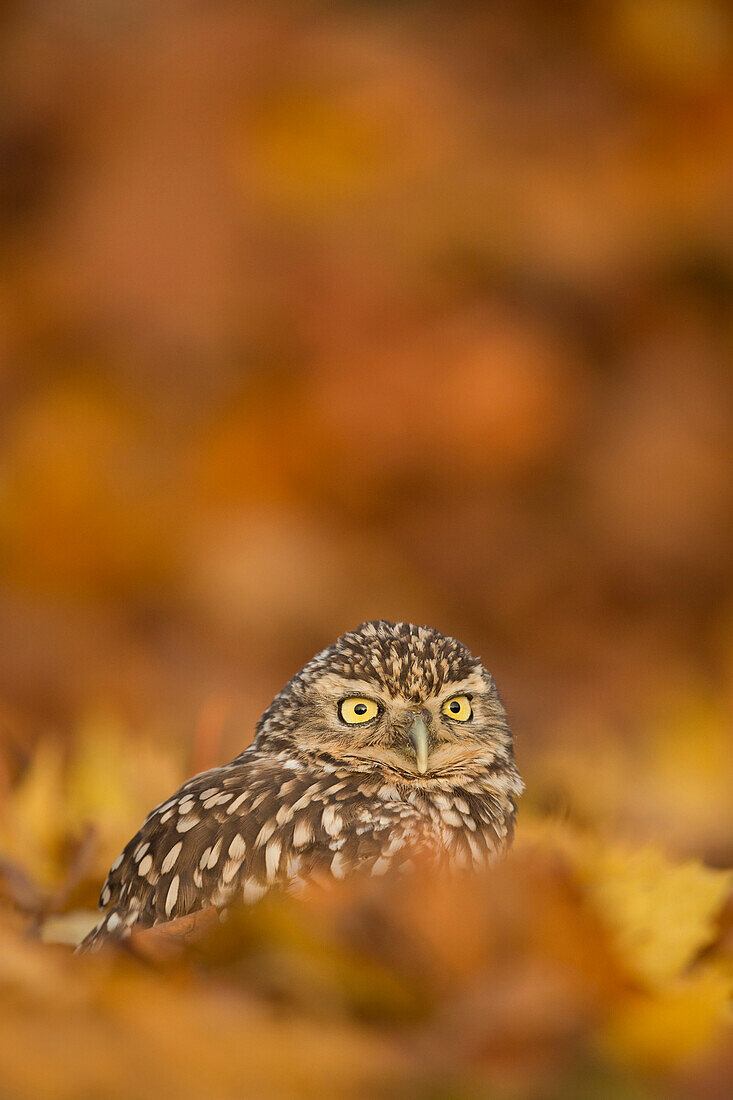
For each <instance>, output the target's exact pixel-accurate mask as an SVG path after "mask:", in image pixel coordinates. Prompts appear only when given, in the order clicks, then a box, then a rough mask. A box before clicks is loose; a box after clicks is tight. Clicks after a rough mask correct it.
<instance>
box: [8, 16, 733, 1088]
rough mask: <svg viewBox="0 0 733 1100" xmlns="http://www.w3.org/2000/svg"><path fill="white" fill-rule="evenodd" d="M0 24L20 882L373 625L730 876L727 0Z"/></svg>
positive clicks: (614, 810) (565, 806)
mask: <svg viewBox="0 0 733 1100" xmlns="http://www.w3.org/2000/svg"><path fill="white" fill-rule="evenodd" d="M0 27H1V28H2V45H1V46H0V49H1V50H2V66H1V69H2V76H1V77H0V81H1V82H2V83H1V87H2V95H1V96H0V162H1V163H2V169H3V170H2V183H1V184H0V232H1V233H2V245H1V247H0V318H1V322H0V569H1V571H2V576H1V583H0V806H2V805H4V807H5V809H4V811H3V810H0V844H1V845H2V847H3V850H4V852H5V854H6V856H7V859H8V860H9V861H11V863H12V866H13V868H14V869H15V870H14V874H16V873H17V874H16V877H17V876H20V877H21V878H23V882H24V886H23V889H25V890H26V891H29V890H30V891H31V892H32V890H33V889H42V890H46V891H48V890H54V889H57V888H58V887H59V884H60V883H63V882H65V881H67V879H68V875H69V866H70V864H72V865H73V863H74V860H75V859H76V858H77V856H78V850H79V847H80V845H81V846H82V847H83V845H84V843H85V842H84V837H85V836H87V837H88V835H89V833H88V830H87V831H86V832H85V829H86V827H87V826H89V827H92V826H93V829H94V839H93V841H90V844H91V846H92V850H93V852H94V854H93V855H92V856H90V857H89V858H90V859H91V861H92V862H91V865H90V867H87V872H86V875H87V879H88V881H86V880H85V881H86V885H83V886H80V887H79V890H81V895H80V896H82V897H83V900H84V901H85V902H86V903H92V904H93V900H94V892H95V889H96V888H98V885H99V881H98V880H96V876H101V875H103V873H104V867H105V866H106V865H107V864H106V861H107V860H109V859H110V858H114V855H115V853H116V851H117V850H118V849H119V847H120V845H121V844H122V843H123V842H124V841H125V840H126V839H127V836H128V835H129V830H130V829H134V828H135V827H136V825H137V823H138V822H139V820H140V817H141V816H142V814H144V813H145V812H146V810H147V809H148V808H149V807H150V806H151V805H152V804H154V803H155V802H156V801H159V800H160V799H161V798H163V797H164V796H165V795H166V794H167V793H169V791H170V789H171V787H172V786H173V785H175V784H176V783H177V782H178V781H179V780H180V779H182V778H183V776H184V775H186V774H190V773H191V771H192V770H199V769H201V768H204V767H207V766H211V765H213V764H216V763H221V762H223V761H224V760H228V759H230V758H231V757H232V756H233V755H235V754H236V753H237V752H239V751H241V749H242V748H244V747H245V746H246V744H247V743H248V742H249V741H250V739H251V736H252V732H253V727H254V723H255V721H256V719H257V717H258V716H259V714H260V713H261V712H262V710H263V709H264V707H265V706H266V705H267V703H268V702H269V700H270V698H271V697H272V695H273V694H274V692H275V691H277V690H278V689H279V688H280V687H281V686H282V685H283V683H284V682H285V681H286V680H287V679H288V678H289V677H290V676H291V675H292V673H293V672H295V671H296V670H297V669H298V668H299V667H300V666H301V665H302V664H303V663H304V662H305V661H306V660H307V659H308V658H309V657H310V656H311V655H312V654H313V653H314V652H316V651H317V650H318V649H320V648H321V647H323V646H324V645H326V644H328V643H329V642H330V641H332V640H333V639H334V638H335V637H336V636H337V635H338V634H340V633H341V632H342V631H343V630H344V629H347V628H349V627H353V626H355V625H356V624H357V623H359V622H360V621H362V620H364V619H368V618H378V617H379V618H389V619H393V620H397V619H409V620H412V621H415V622H419V623H429V624H431V625H434V626H436V627H438V628H440V629H441V630H443V631H444V632H445V633H449V634H453V635H456V636H457V637H459V638H460V639H461V640H463V641H464V642H465V643H466V644H467V645H468V646H469V647H470V648H471V649H472V650H473V651H474V652H475V653H477V654H479V655H481V656H482V658H483V659H484V661H485V663H486V664H487V665H488V666H489V667H490V668H491V670H492V671H493V673H494V675H495V678H496V680H497V683H498V685H499V689H500V691H501V692H502V694H503V698H504V701H505V704H506V706H507V709H508V711H509V714H510V718H511V720H512V723H513V726H514V728H515V731H516V745H517V756H518V759H519V763H520V767H521V769H522V771H523V773H524V775H525V778H526V780H527V783H528V792H527V795H526V796H525V799H524V803H523V805H524V812H525V815H526V817H527V819H528V820H531V819H532V818H533V816H536V817H542V816H546V815H550V816H551V817H553V818H555V817H557V818H559V819H561V820H565V821H570V822H571V823H573V825H577V826H578V827H581V828H584V829H592V830H593V831H594V832H596V833H597V834H598V835H600V836H605V835H612V836H614V837H616V838H619V839H621V840H624V841H625V840H630V841H634V842H646V841H652V842H661V843H662V844H663V845H664V848H665V850H666V851H668V852H669V853H671V854H672V855H673V856H674V857H679V858H682V857H688V856H695V857H697V858H700V859H703V860H705V861H706V862H707V863H708V864H710V865H712V866H717V867H725V866H730V865H731V863H733V831H732V830H731V827H730V795H731V786H732V782H731V781H732V777H733V738H731V717H732V715H733V676H732V674H733V571H732V570H731V559H732V556H733V475H732V471H733V432H731V423H732V413H733V372H732V371H731V348H732V346H733V312H732V309H731V307H732V305H733V204H732V203H731V196H732V193H733V64H732V62H733V6H731V4H729V3H727V2H724V0H613V2H611V3H603V4H602V3H599V2H591V3H576V2H570V3H565V4H559V5H547V4H544V3H541V2H539V0H537V2H532V0H519V2H517V3H514V4H511V5H506V4H500V3H475V4H472V3H459V4H451V5H447V4H439V3H428V4H415V3H409V2H392V3H373V4H367V3H358V2H355V0H354V2H346V0H340V2H338V3H331V4H318V3H297V2H296V3H273V2H267V3H252V4H249V3H247V4H245V3H235V2H223V0H222V2H208V3H203V2H194V0H190V2H185V0H159V2H158V3H156V4H154V5H149V4H144V3H140V2H137V0H133V2H126V3H122V2H118V0H103V2H99V3H95V4H88V3H83V2H81V0H66V2H65V3H64V4H57V3H54V2H52V0H36V2H34V3H13V2H12V0H10V2H6V3H4V4H2V7H1V8H0ZM80 838H81V839H80ZM75 853H76V855H75ZM85 866H86V865H85ZM90 868H91V869H90ZM23 876H25V877H23ZM82 878H83V876H82ZM26 880H27V881H26ZM18 881H20V880H18ZM31 884H35V885H34V886H32V885H31ZM39 884H40V885H39ZM74 888H75V889H76V886H75V887H74ZM21 893H22V891H21ZM44 896H45V895H44ZM67 900H68V899H67ZM566 1095H567V1094H566ZM711 1095H712V1094H711Z"/></svg>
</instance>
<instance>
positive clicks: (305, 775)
mask: <svg viewBox="0 0 733 1100" xmlns="http://www.w3.org/2000/svg"><path fill="white" fill-rule="evenodd" d="M503 778H504V777H503V776H502V775H501V774H500V773H499V774H497V773H495V772H494V771H493V770H492V769H491V766H490V765H488V764H486V765H477V764H474V765H473V766H472V768H471V769H470V770H467V771H466V772H465V773H464V774H461V775H455V776H451V777H450V778H447V779H445V780H443V781H438V780H433V781H431V782H430V783H426V784H424V785H422V786H417V785H415V783H414V782H413V781H410V780H407V781H401V780H400V778H399V776H396V777H388V776H385V775H383V774H382V775H379V774H376V773H375V772H373V771H372V772H367V771H363V772H360V771H355V770H354V769H353V768H352V767H350V766H347V765H344V766H339V765H338V764H331V763H327V762H326V763H324V762H319V763H318V766H314V765H313V764H308V763H306V762H301V761H300V760H298V759H297V758H293V757H292V756H289V755H287V754H286V753H275V754H273V753H270V752H263V751H261V750H258V749H257V748H256V747H255V746H252V747H250V748H249V749H247V750H246V751H245V752H244V753H242V754H241V755H240V756H238V757H237V758H236V759H235V760H233V761H232V762H231V763H230V764H227V765H225V766H224V767H220V768H214V769H213V770H211V771H208V772H203V773H202V774H201V775H197V776H195V777H194V778H193V779H191V780H189V781H188V782H187V783H185V784H184V785H183V786H182V787H181V788H180V790H179V791H178V792H177V793H176V794H175V795H174V796H173V797H172V798H170V799H169V800H168V801H167V802H164V803H163V804H162V805H160V806H158V807H157V808H156V809H155V810H153V811H152V813H151V814H149V816H148V817H147V819H146V820H145V822H144V824H143V826H142V828H141V829H140V830H139V832H138V833H137V834H136V835H135V836H134V837H133V838H132V840H131V841H130V842H129V843H128V844H127V846H126V847H125V849H124V851H123V852H122V853H121V855H120V856H119V857H118V859H117V860H116V861H115V863H114V864H113V866H112V868H111V870H110V873H109V875H108V877H107V881H106V882H105V884H104V886H103V888H102V892H101V896H100V906H101V907H102V908H104V909H105V911H106V912H105V914H104V916H103V917H102V919H101V920H100V922H99V924H98V925H97V926H96V928H95V929H94V930H93V931H92V932H91V933H90V934H89V936H87V938H86V940H85V941H84V942H83V944H82V950H89V949H92V948H94V947H96V946H98V945H99V944H100V943H101V941H102V940H103V939H105V938H106V937H107V936H108V935H110V934H112V935H120V934H124V933H125V932H126V931H127V930H128V929H129V928H130V927H131V926H132V925H134V924H138V923H139V924H140V925H142V926H143V927H145V926H150V925H153V924H158V923H160V922H162V921H169V920H173V919H174V918H176V917H181V916H184V915H186V914H188V913H192V912H194V911H196V910H199V909H204V908H207V907H208V906H216V907H220V908H221V907H224V906H226V905H227V904H229V903H231V902H234V901H236V900H241V901H244V902H253V901H256V900H257V899H258V898H259V897H261V896H262V895H263V894H264V893H265V892H266V891H267V890H268V889H270V888H271V887H277V886H280V887H285V888H288V889H291V890H297V889H298V888H300V887H302V886H304V885H306V884H307V883H308V882H311V881H316V882H317V881H321V882H322V881H324V880H328V879H341V878H344V877H345V876H346V875H348V874H350V873H351V872H354V871H357V870H359V871H363V872H365V873H371V874H372V875H381V874H384V873H386V872H387V871H389V870H391V869H394V870H397V871H399V870H407V869H409V868H410V867H411V866H412V865H413V862H414V861H415V859H416V858H417V859H418V860H427V861H429V862H431V863H434V864H436V865H440V864H445V865H446V866H448V867H457V868H464V867H465V868H471V867H480V866H482V865H484V864H486V863H488V862H489V861H490V860H491V858H492V857H494V856H496V855H497V854H498V853H500V852H501V851H503V850H504V849H505V847H506V846H507V845H508V843H509V842H510V840H511V833H512V829H513V822H514V796H515V794H516V793H518V791H515V790H514V789H513V786H512V784H511V783H508V784H507V785H506V786H504V785H503V783H502V780H503Z"/></svg>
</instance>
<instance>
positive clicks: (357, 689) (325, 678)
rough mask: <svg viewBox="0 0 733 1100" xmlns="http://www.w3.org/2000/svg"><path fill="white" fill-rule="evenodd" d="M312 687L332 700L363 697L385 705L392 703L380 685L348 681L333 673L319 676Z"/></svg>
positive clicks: (369, 681) (389, 696)
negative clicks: (325, 693) (330, 696)
mask: <svg viewBox="0 0 733 1100" xmlns="http://www.w3.org/2000/svg"><path fill="white" fill-rule="evenodd" d="M314 686H315V687H317V688H319V689H320V690H322V691H324V692H327V693H328V694H331V695H333V696H334V698H344V697H349V696H356V695H365V696H368V697H370V698H372V697H373V698H375V699H377V700H378V701H381V702H385V703H389V702H391V701H392V696H391V695H390V694H389V693H388V692H386V691H385V690H384V688H383V687H382V685H381V684H375V683H374V681H373V680H350V679H349V678H348V677H346V676H339V675H338V673H335V672H326V673H324V674H323V675H322V676H319V677H318V679H317V680H316V681H315V684H314Z"/></svg>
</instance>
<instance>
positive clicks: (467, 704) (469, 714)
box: [443, 695, 473, 722]
mask: <svg viewBox="0 0 733 1100" xmlns="http://www.w3.org/2000/svg"><path fill="white" fill-rule="evenodd" d="M443 714H445V715H447V717H448V718H453V719H454V721H456V722H467V721H468V719H469V718H473V711H472V710H471V700H470V699H469V698H468V696H467V695H454V696H453V698H452V699H448V701H447V702H445V703H443Z"/></svg>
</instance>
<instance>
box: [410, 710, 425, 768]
mask: <svg viewBox="0 0 733 1100" xmlns="http://www.w3.org/2000/svg"><path fill="white" fill-rule="evenodd" d="M410 740H411V741H412V743H413V745H414V746H415V756H416V758H417V770H418V771H419V772H420V775H425V772H426V771H427V770H428V727H427V726H426V725H425V722H424V721H423V719H422V718H421V717H420V715H419V714H418V715H417V717H416V718H413V720H412V725H411V726H410Z"/></svg>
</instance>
